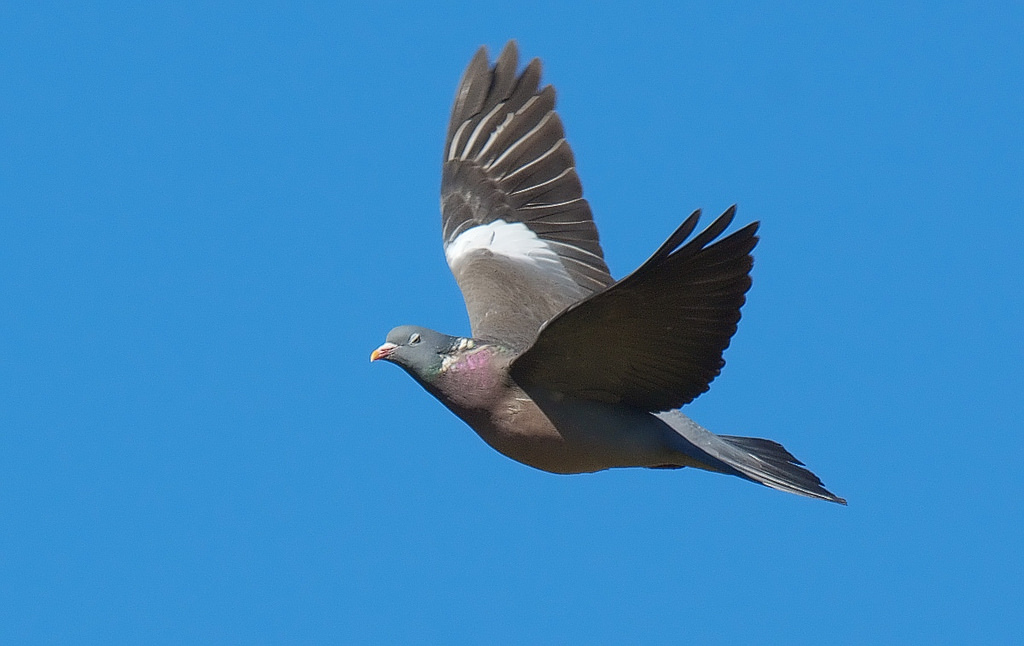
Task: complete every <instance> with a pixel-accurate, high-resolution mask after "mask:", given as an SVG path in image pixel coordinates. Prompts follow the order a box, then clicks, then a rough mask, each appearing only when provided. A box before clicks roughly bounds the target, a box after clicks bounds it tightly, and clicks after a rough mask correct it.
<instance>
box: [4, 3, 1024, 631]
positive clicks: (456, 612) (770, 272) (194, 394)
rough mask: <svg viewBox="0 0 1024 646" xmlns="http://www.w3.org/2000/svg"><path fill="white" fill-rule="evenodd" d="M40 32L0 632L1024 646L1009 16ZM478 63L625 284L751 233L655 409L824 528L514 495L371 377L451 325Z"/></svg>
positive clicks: (354, 22) (583, 493)
mask: <svg viewBox="0 0 1024 646" xmlns="http://www.w3.org/2000/svg"><path fill="white" fill-rule="evenodd" d="M68 4H71V3H54V4H52V5H47V4H46V3H42V2H38V3H5V4H4V6H3V7H2V8H0V295H2V298H0V642H2V643H5V644H30V643H53V644H58V643H60V644H64V643H76V644H86V643H96V644H111V643H132V642H134V643H147V644H149V643H167V644H180V643H249V644H262V643H266V644H274V643H288V644H294V643H341V642H345V641H348V642H350V643H372V642H377V643H385V642H400V643H446V644H459V643H563V644H564V643H573V642H575V643H630V642H632V643H665V644H674V643H686V642H691V641H692V642H693V643H702V644H709V643H720V644H729V643H767V644H773V643H786V644H823V643H828V644H831V643H835V644H864V643H904V644H905V643H928V644H941V643H946V644H962V643H979V644H980V643H994V644H1007V643H1020V642H1021V641H1024V620H1022V618H1021V608H1022V607H1024V557H1022V550H1021V546H1022V545H1024V474H1022V470H1021V467H1020V461H1021V458H1022V456H1024V440H1022V436H1024V428H1022V419H1024V395H1022V392H1021V388H1022V384H1024V334H1022V331H1024V326H1022V319H1024V286H1022V281H1021V261H1022V255H1024V254H1022V237H1024V224H1022V222H1024V125H1022V124H1024V120H1022V117H1021V115H1024V37H1022V33H1024V9H1022V8H1021V6H1020V5H1019V4H1016V3H1001V4H1003V5H1004V7H1003V8H999V9H996V8H992V7H993V6H995V5H981V4H977V3H963V4H955V3H946V2H927V3H924V2H922V3H895V4H894V3H888V2H887V3H869V4H863V3H858V4H847V5H842V6H829V7H827V8H822V7H814V6H812V5H814V4H815V3H804V4H803V6H802V5H801V4H799V3H798V4H793V3H781V4H780V3H774V2H773V3H764V4H753V3H735V4H733V3H708V5H709V6H710V7H712V8H708V7H702V6H691V5H688V4H686V3H663V4H659V5H648V6H645V7H641V8H634V7H629V6H627V4H626V3H623V4H620V5H600V6H596V5H595V6H591V7H588V8H586V9H584V8H582V7H583V4H582V3H559V2H554V3H552V2H537V3H530V2H520V3H515V4H514V5H513V4H505V3H500V4H499V3H490V2H464V3H442V4H437V5H436V6H433V7H431V8H426V7H427V4H428V3H423V4H422V5H405V6H400V5H396V6H392V7H391V8H388V9H375V8H374V9H371V8H365V7H364V8H358V9H357V8H352V7H349V8H339V7H340V6H342V5H345V4H351V5H354V4H356V3H324V4H320V5H314V4H302V5H301V6H291V5H290V3H289V6H286V5H285V3H280V4H277V3H267V2H248V1H247V2H236V3H230V2H228V3H217V4H216V5H213V3H168V6H166V7H163V8H160V7H157V6H156V3H142V4H141V5H140V4H138V3H126V4H124V5H102V4H101V5H99V6H94V7H86V6H84V3H78V4H82V5H83V6H79V7H78V8H69V7H68ZM366 4H370V3H366ZM829 4H834V3H829ZM996 4H997V5H998V4H1000V3H996ZM1011 4H1013V5H1014V7H1013V8H1009V7H1010V5H1011ZM896 5H898V6H896ZM510 37H514V38H517V39H518V40H519V43H520V47H521V51H522V53H523V55H524V56H526V57H533V56H539V57H541V58H543V59H544V62H545V76H544V78H545V80H546V81H548V82H551V83H554V84H555V85H556V87H557V88H558V90H559V106H560V112H561V115H562V117H563V120H564V122H565V124H566V129H567V132H568V136H569V139H570V141H571V143H572V145H573V147H574V149H575V152H576V156H577V159H578V169H579V173H580V176H581V178H582V181H583V185H584V189H585V193H586V195H587V197H588V198H589V199H590V202H591V205H592V207H593V210H594V213H595V218H596V220H597V223H598V226H599V228H600V230H601V234H602V240H603V244H604V248H605V252H606V255H607V257H608V261H609V265H610V266H611V268H612V271H613V273H614V274H615V275H616V276H621V275H624V274H625V273H627V272H628V271H630V270H632V269H633V268H634V267H636V266H637V265H638V264H639V263H640V262H642V261H643V260H644V259H645V258H646V257H647V255H648V254H649V253H651V252H652V251H653V250H654V249H655V248H656V247H657V245H658V244H659V243H660V242H661V241H662V240H663V239H664V237H665V236H667V235H668V233H670V232H671V231H672V229H673V228H674V227H675V226H676V225H677V224H678V223H679V222H680V221H681V220H682V219H683V218H684V217H685V215H686V214H688V213H689V212H690V211H691V210H692V209H694V208H697V207H703V208H704V209H706V211H708V212H712V213H714V214H717V213H719V212H721V211H722V210H724V209H725V208H726V207H727V206H729V205H730V204H732V203H734V202H736V203H738V204H739V214H738V221H739V223H741V224H742V223H744V222H747V221H751V220H755V219H756V220H760V221H761V222H762V228H761V235H762V241H761V243H760V245H759V246H758V248H757V252H756V259H757V261H756V265H755V267H754V287H753V290H752V292H751V294H750V298H749V299H748V303H747V305H746V307H745V309H744V314H743V320H742V322H741V323H740V329H739V333H738V334H737V336H736V337H735V339H734V341H733V345H732V346H731V347H730V348H729V350H728V351H727V353H726V360H727V362H728V364H727V366H726V368H725V370H724V373H723V375H722V376H721V377H720V378H719V379H718V380H717V381H716V382H715V383H714V384H713V387H712V389H711V391H710V392H709V393H708V394H706V395H704V396H702V397H701V398H700V399H699V400H698V401H697V402H695V403H694V404H693V405H691V406H689V407H687V409H686V410H687V412H688V413H690V414H691V415H692V416H693V417H695V418H696V419H697V420H698V421H700V422H701V423H702V424H704V425H706V426H708V427H709V428H710V429H712V430H715V431H717V432H719V433H725V434H734V435H753V436H762V437H770V438H773V439H776V440H778V441H781V442H783V443H784V444H785V445H786V446H787V447H788V448H789V449H791V450H792V451H793V452H794V453H795V454H796V455H797V456H798V457H800V458H801V459H803V460H804V461H805V462H807V463H808V465H810V467H811V468H812V469H813V470H814V471H815V472H816V473H818V474H819V475H820V476H821V477H822V478H823V479H824V481H825V483H826V484H827V485H828V486H829V488H830V489H832V490H833V491H835V492H836V493H837V494H840V495H842V496H845V497H847V498H848V499H849V501H850V505H849V507H847V508H843V507H840V506H838V505H830V504H825V503H822V502H817V501H812V500H806V499H802V498H798V497H795V496H791V495H785V494H782V493H778V492H775V491H772V490H769V489H766V488H763V487H758V486H755V485H753V484H750V483H747V482H743V481H741V480H739V479H736V478H727V477H723V476H715V475H711V474H706V473H700V472H692V471H690V470H683V471H674V472H666V471H661V472H658V471H649V470H620V471H613V472H604V473H600V474H596V475H587V476H572V477H567V476H554V475H549V474H546V473H541V472H539V471H534V470H531V469H529V468H527V467H524V466H521V465H519V464H516V463H514V462H511V461H510V460H508V459H506V458H504V457H502V456H501V455H499V454H497V453H495V452H494V451H492V450H491V449H490V448H488V447H487V446H485V445H484V444H483V442H481V441H480V440H479V439H478V438H477V437H476V436H475V435H474V434H473V433H472V431H470V429H469V428H467V427H466V426H464V425H463V424H462V423H461V422H460V421H459V420H457V419H456V418H454V417H453V416H452V415H451V414H449V413H448V412H447V411H446V410H445V409H444V408H443V407H442V406H441V405H440V404H438V403H437V402H436V401H435V400H433V399H432V398H431V397H430V396H429V395H428V394H427V393H426V392H424V391H423V390H421V389H420V388H419V386H417V385H416V384H415V383H414V382H413V381H412V380H411V379H409V378H408V377H407V376H406V375H405V374H403V373H402V372H401V371H399V370H397V369H396V368H394V367H393V366H388V365H371V364H369V363H368V354H369V352H370V350H372V349H373V348H374V347H376V346H377V345H378V344H379V343H381V342H382V341H383V338H384V335H385V334H386V333H387V331H388V330H389V329H390V328H391V327H392V326H394V325H398V324H404V323H416V324H420V325H426V326H429V327H432V328H435V329H439V330H443V331H446V332H451V333H456V334H464V333H468V324H467V321H466V315H465V311H464V309H463V304H462V301H461V298H460V295H459V292H458V291H457V289H456V287H455V283H454V281H453V280H452V278H451V276H450V274H449V273H448V269H447V267H446V265H445V263H444V257H443V254H442V251H441V245H440V219H439V215H438V184H439V177H440V166H439V160H440V156H441V146H442V141H443V137H444V128H445V126H446V123H447V118H448V111H449V107H450V102H451V99H452V96H453V93H454V90H455V85H456V83H457V81H458V79H459V76H460V74H461V73H462V69H463V67H464V66H465V64H466V63H467V62H468V60H469V58H470V56H471V55H472V54H473V52H474V51H475V49H476V48H477V47H478V46H479V45H481V44H487V45H488V46H489V47H490V48H491V50H492V53H495V52H496V50H497V49H499V48H500V46H501V45H502V44H503V43H504V41H505V40H506V39H508V38H510Z"/></svg>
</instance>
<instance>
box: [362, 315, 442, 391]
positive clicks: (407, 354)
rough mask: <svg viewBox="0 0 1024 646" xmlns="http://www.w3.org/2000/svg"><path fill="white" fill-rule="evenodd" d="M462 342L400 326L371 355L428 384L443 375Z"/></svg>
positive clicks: (371, 357) (419, 329)
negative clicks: (443, 368) (444, 367)
mask: <svg viewBox="0 0 1024 646" xmlns="http://www.w3.org/2000/svg"><path fill="white" fill-rule="evenodd" d="M459 340H460V339H459V338H458V337H454V336H449V335H447V334H441V333H440V332H435V331H434V330H428V329H427V328H423V327H418V326H415V325H400V326H398V327H396V328H395V329H393V330H391V331H390V332H388V336H387V339H386V341H385V343H384V345H382V346H380V347H379V348H377V349H376V350H374V351H373V352H372V353H371V354H370V361H377V360H384V361H390V362H391V363H393V364H396V365H398V366H401V367H402V369H404V370H405V371H406V372H408V373H409V374H410V375H412V376H413V377H415V378H416V379H417V380H419V381H421V382H425V383H429V382H431V381H433V379H434V378H435V377H437V375H438V374H440V372H441V369H442V366H443V364H444V359H445V357H446V356H448V355H450V354H451V353H452V350H453V349H454V348H456V347H457V346H458V343H459Z"/></svg>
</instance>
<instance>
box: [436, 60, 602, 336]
mask: <svg viewBox="0 0 1024 646" xmlns="http://www.w3.org/2000/svg"><path fill="white" fill-rule="evenodd" d="M517 65H518V52H517V48H516V44H515V42H514V41H510V42H509V43H508V44H507V45H506V46H505V49H504V50H503V51H502V52H501V55H500V56H499V57H498V59H497V61H495V63H494V66H493V67H491V66H489V65H488V60H487V50H486V48H480V50H479V51H477V53H476V55H475V56H474V57H473V60H472V61H471V62H470V64H469V67H467V68H466V71H465V73H464V74H463V76H462V81H461V82H460V83H459V89H458V91H457V92H456V95H455V104H454V106H453V107H452V116H451V121H450V123H449V124H448V137H447V140H446V142H445V149H444V168H443V172H442V179H441V218H442V224H443V233H444V250H445V257H446V258H447V260H448V266H449V267H450V268H451V270H452V273H453V274H454V275H455V280H456V281H457V282H458V284H459V288H460V289H461V290H462V296H463V298H464V299H465V301H466V309H467V310H468V311H469V320H470V324H471V325H472V328H473V336H475V337H477V338H483V339H489V340H493V341H499V342H501V343H503V344H505V345H507V346H510V347H512V348H516V349H523V348H526V347H527V346H528V345H529V344H530V343H531V342H532V341H533V339H534V338H535V337H536V335H537V331H538V330H539V329H540V327H541V325H543V324H544V323H545V322H546V321H548V320H550V319H551V318H552V317H554V316H555V315H557V314H558V313H559V312H561V311H562V310H564V309H565V308H566V307H568V306H569V305H572V304H573V303H575V302H577V301H579V300H580V299H583V298H586V297H587V296H589V295H591V294H593V293H595V292H597V291H600V290H602V289H604V288H605V287H607V286H608V285H611V284H612V283H613V282H614V281H613V280H612V277H611V275H610V274H609V273H608V267H607V265H605V262H604V254H603V253H602V251H601V247H600V245H599V244H598V237H597V227H595V226H594V221H593V218H592V217H591V215H590V206H589V205H588V204H587V201H586V200H584V199H583V189H582V186H581V185H580V180H579V178H578V177H577V176H576V169H575V167H574V164H575V162H574V160H573V155H572V150H571V149H570V148H569V144H568V143H567V142H566V140H565V134H564V131H563V129H562V122H561V120H560V119H559V118H558V114H557V113H556V112H555V90H554V88H553V87H551V86H550V85H549V86H546V87H544V88H543V89H538V83H539V81H540V67H541V65H540V61H539V60H538V59H534V60H533V61H531V62H530V64H529V65H527V66H526V69H524V70H523V72H522V74H519V75H518V76H517V75H516V68H517Z"/></svg>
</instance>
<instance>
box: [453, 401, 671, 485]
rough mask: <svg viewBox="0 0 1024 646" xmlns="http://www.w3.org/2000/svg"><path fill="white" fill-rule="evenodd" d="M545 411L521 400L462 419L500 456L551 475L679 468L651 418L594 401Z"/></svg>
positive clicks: (660, 428)
mask: <svg viewBox="0 0 1024 646" xmlns="http://www.w3.org/2000/svg"><path fill="white" fill-rule="evenodd" d="M542 406H543V408H542ZM542 406H538V404H537V403H536V402H535V401H534V400H533V399H531V398H529V397H526V396H524V395H519V396H516V397H510V398H509V399H508V400H507V401H506V402H504V405H502V406H500V407H497V408H496V409H491V411H490V412H489V413H487V414H484V415H480V416H469V417H467V416H462V417H463V418H464V419H465V421H466V422H468V423H469V425H470V426H471V427H473V430H475V431H476V432H477V434H478V435H479V436H480V437H481V438H482V439H483V440H484V441H485V442H487V444H489V445H490V446H491V447H493V448H494V449H495V450H497V451H498V452H500V453H502V454H504V455H506V456H508V457H509V458H512V459H513V460H516V461H517V462H521V463H523V464H526V465H529V466H531V467H534V468H537V469H540V470H542V471H548V472H551V473H589V472H593V471H601V470H603V469H610V468H614V467H636V466H662V465H669V464H671V465H679V464H680V463H679V456H678V452H676V451H674V450H673V449H672V448H671V447H672V440H671V438H670V437H669V436H668V435H666V434H665V430H664V429H665V428H666V427H665V425H664V424H662V423H661V422H660V421H658V420H657V419H656V418H654V417H653V416H651V415H650V414H648V413H645V412H642V411H634V410H623V409H621V408H618V407H614V406H609V405H605V404H599V403H595V402H572V401H562V402H548V401H543V400H542ZM470 417H473V418H474V419H471V418H470Z"/></svg>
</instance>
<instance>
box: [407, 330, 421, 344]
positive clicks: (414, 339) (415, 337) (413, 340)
mask: <svg viewBox="0 0 1024 646" xmlns="http://www.w3.org/2000/svg"><path fill="white" fill-rule="evenodd" d="M420 340H421V339H420V333H419V332H413V333H412V334H411V335H409V345H416V344H417V343H419V342H420Z"/></svg>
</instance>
